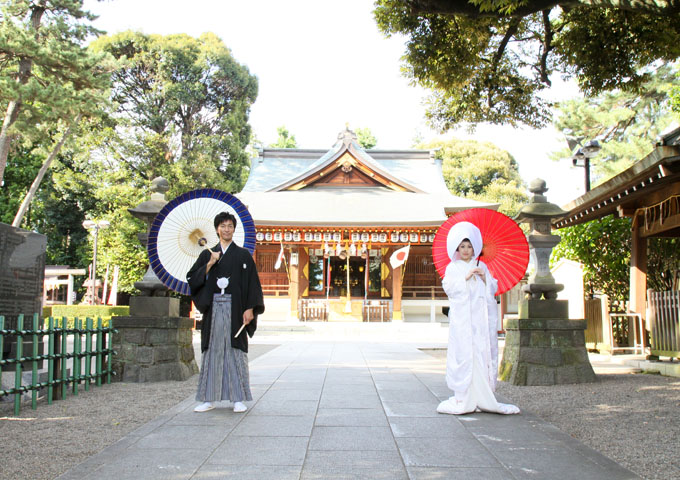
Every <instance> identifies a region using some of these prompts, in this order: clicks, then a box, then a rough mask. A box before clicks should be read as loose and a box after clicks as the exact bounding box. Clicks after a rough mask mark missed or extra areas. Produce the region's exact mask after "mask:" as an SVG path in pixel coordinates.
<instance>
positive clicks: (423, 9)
mask: <svg viewBox="0 0 680 480" xmlns="http://www.w3.org/2000/svg"><path fill="white" fill-rule="evenodd" d="M403 2H404V4H406V5H408V6H409V7H410V8H411V9H412V10H413V11H414V12H416V13H436V14H443V15H465V16H467V17H473V18H476V17H525V16H527V15H531V14H533V13H538V12H541V11H543V10H550V9H552V8H554V7H557V6H561V7H564V8H570V7H571V8H573V7H592V8H614V9H620V10H627V11H631V12H646V13H653V14H658V15H661V14H663V15H673V14H676V13H680V0H561V1H560V0H529V1H528V2H527V3H526V4H521V3H520V2H517V5H516V6H515V7H514V9H512V10H511V12H510V13H504V12H499V11H498V10H497V9H488V10H487V9H485V10H484V11H481V10H480V6H478V5H474V4H473V3H471V2H469V1H466V0H403ZM488 3H489V2H486V1H485V2H483V6H486V5H487V4H488ZM506 6H510V5H507V4H506Z"/></svg>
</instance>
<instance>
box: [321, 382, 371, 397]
mask: <svg viewBox="0 0 680 480" xmlns="http://www.w3.org/2000/svg"><path fill="white" fill-rule="evenodd" d="M323 393H324V394H329V395H346V394H347V393H352V394H353V395H375V394H376V393H377V390H376V388H375V385H373V382H370V383H369V382H366V383H360V384H350V385H348V384H345V383H342V384H339V383H333V382H330V383H329V382H326V383H325V384H324V386H323Z"/></svg>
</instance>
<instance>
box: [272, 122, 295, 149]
mask: <svg viewBox="0 0 680 480" xmlns="http://www.w3.org/2000/svg"><path fill="white" fill-rule="evenodd" d="M276 133H278V134H279V137H278V138H277V139H276V142H274V143H272V144H271V145H269V146H270V147H271V148H297V147H298V144H297V140H295V135H293V134H292V133H290V132H289V131H288V129H287V128H286V126H285V125H281V126H280V127H279V128H277V129H276Z"/></svg>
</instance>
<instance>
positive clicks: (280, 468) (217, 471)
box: [191, 464, 302, 480]
mask: <svg viewBox="0 0 680 480" xmlns="http://www.w3.org/2000/svg"><path fill="white" fill-rule="evenodd" d="M301 470H302V467H299V466H298V467H294V466H289V465H211V464H210V465H203V466H202V467H201V468H199V469H198V471H197V472H196V473H195V474H194V475H193V476H192V477H191V480H218V479H219V480H222V479H225V480H228V479H230V478H233V479H239V480H242V479H253V480H298V479H299V478H300V472H301Z"/></svg>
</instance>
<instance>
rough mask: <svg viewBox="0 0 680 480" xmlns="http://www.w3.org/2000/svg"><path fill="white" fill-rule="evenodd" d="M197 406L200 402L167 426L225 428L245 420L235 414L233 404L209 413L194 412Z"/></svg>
mask: <svg viewBox="0 0 680 480" xmlns="http://www.w3.org/2000/svg"><path fill="white" fill-rule="evenodd" d="M247 403H250V402H247ZM196 405H198V402H193V404H192V405H191V408H190V409H188V410H186V411H184V412H182V413H180V414H178V415H175V416H174V417H172V418H171V419H170V420H168V422H166V424H165V425H175V426H176V425H221V426H223V427H233V426H234V425H236V424H237V423H238V422H240V421H241V419H243V414H242V413H234V407H233V406H232V405H231V404H229V405H225V406H220V407H217V408H214V409H212V410H208V411H207V412H194V407H195V406H196Z"/></svg>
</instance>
